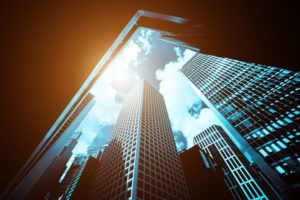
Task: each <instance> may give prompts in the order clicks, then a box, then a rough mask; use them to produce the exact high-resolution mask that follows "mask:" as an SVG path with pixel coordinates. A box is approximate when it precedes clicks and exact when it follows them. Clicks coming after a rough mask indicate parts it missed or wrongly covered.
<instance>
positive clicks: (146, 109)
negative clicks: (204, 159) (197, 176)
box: [90, 81, 189, 199]
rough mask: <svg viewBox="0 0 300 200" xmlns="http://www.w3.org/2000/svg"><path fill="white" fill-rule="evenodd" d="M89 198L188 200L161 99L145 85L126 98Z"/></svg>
mask: <svg viewBox="0 0 300 200" xmlns="http://www.w3.org/2000/svg"><path fill="white" fill-rule="evenodd" d="M92 187H93V191H92V194H91V196H90V199H114V198H118V199H188V198H189V195H188V189H187V185H186V182H185V178H184V174H183V170H182V166H181V163H180V159H179V156H178V154H177V152H176V147H175V142H174V138H173V134H172V130H171V126H170V122H169V119H168V114H167V110H166V107H165V103H164V99H163V96H162V95H161V94H159V93H158V92H157V91H156V90H155V89H154V88H153V87H152V86H150V85H149V83H147V82H146V81H142V82H141V83H139V84H138V85H137V86H136V87H135V88H133V89H132V90H131V91H130V92H129V94H128V95H127V96H126V98H125V99H124V102H123V106H122V109H121V112H120V114H119V117H118V120H117V123H116V126H115V128H114V131H113V135H112V138H111V141H110V143H109V145H108V147H107V148H106V149H105V150H104V152H103V154H102V157H101V161H100V166H99V169H98V172H97V174H96V177H95V180H94V184H93V186H92Z"/></svg>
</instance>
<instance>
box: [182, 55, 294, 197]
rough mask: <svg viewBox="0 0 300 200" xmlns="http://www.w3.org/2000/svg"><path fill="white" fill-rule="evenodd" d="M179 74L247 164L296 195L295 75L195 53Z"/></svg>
mask: <svg viewBox="0 0 300 200" xmlns="http://www.w3.org/2000/svg"><path fill="white" fill-rule="evenodd" d="M181 71H182V72H183V74H184V75H185V76H186V77H187V78H188V79H189V80H190V81H191V83H192V84H191V85H192V87H193V88H194V89H195V92H196V93H197V94H198V95H199V96H200V97H201V99H202V100H203V101H204V102H205V103H206V104H207V106H208V107H209V108H210V109H211V110H212V111H213V112H214V113H215V114H216V116H217V117H218V118H219V120H220V122H221V125H222V127H223V128H224V130H225V131H226V133H227V134H228V135H229V136H230V138H231V139H232V141H233V142H234V143H235V144H236V145H237V147H238V148H239V149H240V150H241V151H242V152H243V153H244V155H245V156H246V157H247V158H248V160H249V161H250V162H255V163H256V164H257V166H258V167H259V168H260V169H261V170H262V171H263V172H264V173H265V175H266V176H267V177H268V178H269V179H270V180H271V181H272V182H273V184H274V185H277V186H278V187H279V189H280V190H281V191H286V192H287V193H290V194H292V193H293V191H297V190H298V191H299V186H300V183H299V180H300V179H299V170H300V165H299V162H300V156H299V134H300V130H299V125H300V123H299V121H300V120H299V119H300V118H299V114H300V108H299V107H300V104H299V96H300V95H299V89H300V87H299V82H300V76H299V72H293V71H288V70H284V69H280V68H276V67H271V66H265V65H257V64H253V63H246V62H241V61H237V60H233V59H228V58H220V57H216V56H211V55H205V54H201V53H197V54H195V56H194V57H193V58H192V59H190V60H189V61H188V62H187V63H186V64H185V65H184V66H183V67H182V69H181Z"/></svg>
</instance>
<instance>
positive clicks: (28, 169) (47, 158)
mask: <svg viewBox="0 0 300 200" xmlns="http://www.w3.org/2000/svg"><path fill="white" fill-rule="evenodd" d="M95 103H96V101H95V99H94V96H93V95H92V94H90V93H88V94H87V95H86V96H85V97H84V98H83V99H82V100H81V101H79V102H78V103H77V104H76V106H73V107H72V110H71V111H70V112H68V113H66V115H65V116H64V118H63V119H62V120H61V121H60V123H59V124H58V125H57V126H56V128H55V129H54V130H51V132H52V134H51V136H49V137H48V135H46V136H45V138H44V140H43V141H42V142H41V143H40V144H39V146H38V147H37V148H36V150H35V151H34V152H33V153H32V155H31V156H30V158H29V159H28V160H27V162H26V163H25V164H24V166H23V168H22V169H21V170H20V171H19V173H18V174H17V175H16V177H15V178H14V180H12V181H11V183H10V185H9V186H8V187H7V188H6V190H5V191H4V193H3V194H2V195H1V197H0V198H1V199H24V198H26V196H27V195H28V193H29V192H30V191H31V190H32V188H33V187H34V185H35V184H36V183H37V181H38V180H39V179H40V177H41V176H43V174H44V173H45V172H46V169H47V168H48V167H49V165H50V164H51V161H52V160H53V159H54V158H55V157H56V156H57V154H58V153H59V152H61V150H62V148H63V147H64V146H65V144H66V143H67V142H68V141H69V139H70V138H72V136H73V133H74V132H75V131H76V128H77V127H78V126H79V124H80V123H81V122H82V120H83V119H84V118H85V116H86V115H87V114H88V113H89V111H90V110H91V109H92V107H93V106H94V105H95Z"/></svg>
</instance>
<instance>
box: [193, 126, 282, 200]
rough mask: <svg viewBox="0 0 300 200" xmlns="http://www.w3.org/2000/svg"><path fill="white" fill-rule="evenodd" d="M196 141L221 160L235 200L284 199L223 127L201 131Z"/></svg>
mask: <svg viewBox="0 0 300 200" xmlns="http://www.w3.org/2000/svg"><path fill="white" fill-rule="evenodd" d="M194 143H195V145H198V146H199V148H200V149H202V150H203V151H204V152H205V153H207V154H209V156H211V157H212V158H214V159H215V160H216V161H217V163H220V166H222V168H223V171H224V175H225V180H226V184H227V186H228V188H229V189H230V191H231V193H232V195H233V197H234V199H241V200H242V199H269V198H271V199H272V198H276V199H280V196H279V195H278V194H276V193H274V190H273V187H271V185H270V184H269V183H268V182H267V180H266V179H264V178H263V177H259V173H255V172H254V171H253V170H252V169H251V167H250V165H249V163H248V162H247V160H246V159H244V156H243V155H242V154H241V153H240V152H239V150H238V149H237V148H236V147H235V145H234V144H233V142H232V141H231V140H230V139H229V137H228V136H227V134H226V133H225V132H224V130H223V129H222V128H221V127H220V126H216V125H214V126H211V127H209V128H208V129H206V130H204V131H203V132H201V133H199V134H198V135H197V136H195V137H194ZM221 164H222V165H221ZM270 187H271V188H270Z"/></svg>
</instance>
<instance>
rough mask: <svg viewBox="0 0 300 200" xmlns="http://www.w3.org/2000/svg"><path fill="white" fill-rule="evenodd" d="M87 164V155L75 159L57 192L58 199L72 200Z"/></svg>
mask: <svg viewBox="0 0 300 200" xmlns="http://www.w3.org/2000/svg"><path fill="white" fill-rule="evenodd" d="M86 162H87V156H86V155H78V156H76V157H75V159H74V161H73V163H72V165H71V166H70V168H69V169H68V172H67V173H66V175H65V177H64V178H63V180H62V182H61V183H60V184H59V187H58V189H57V192H56V193H57V195H56V197H57V199H58V198H60V197H61V198H62V199H65V200H69V199H70V198H71V196H72V194H73V191H74V188H75V187H76V184H77V182H78V180H79V178H80V175H81V173H82V171H83V169H84V167H85V165H86Z"/></svg>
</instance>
